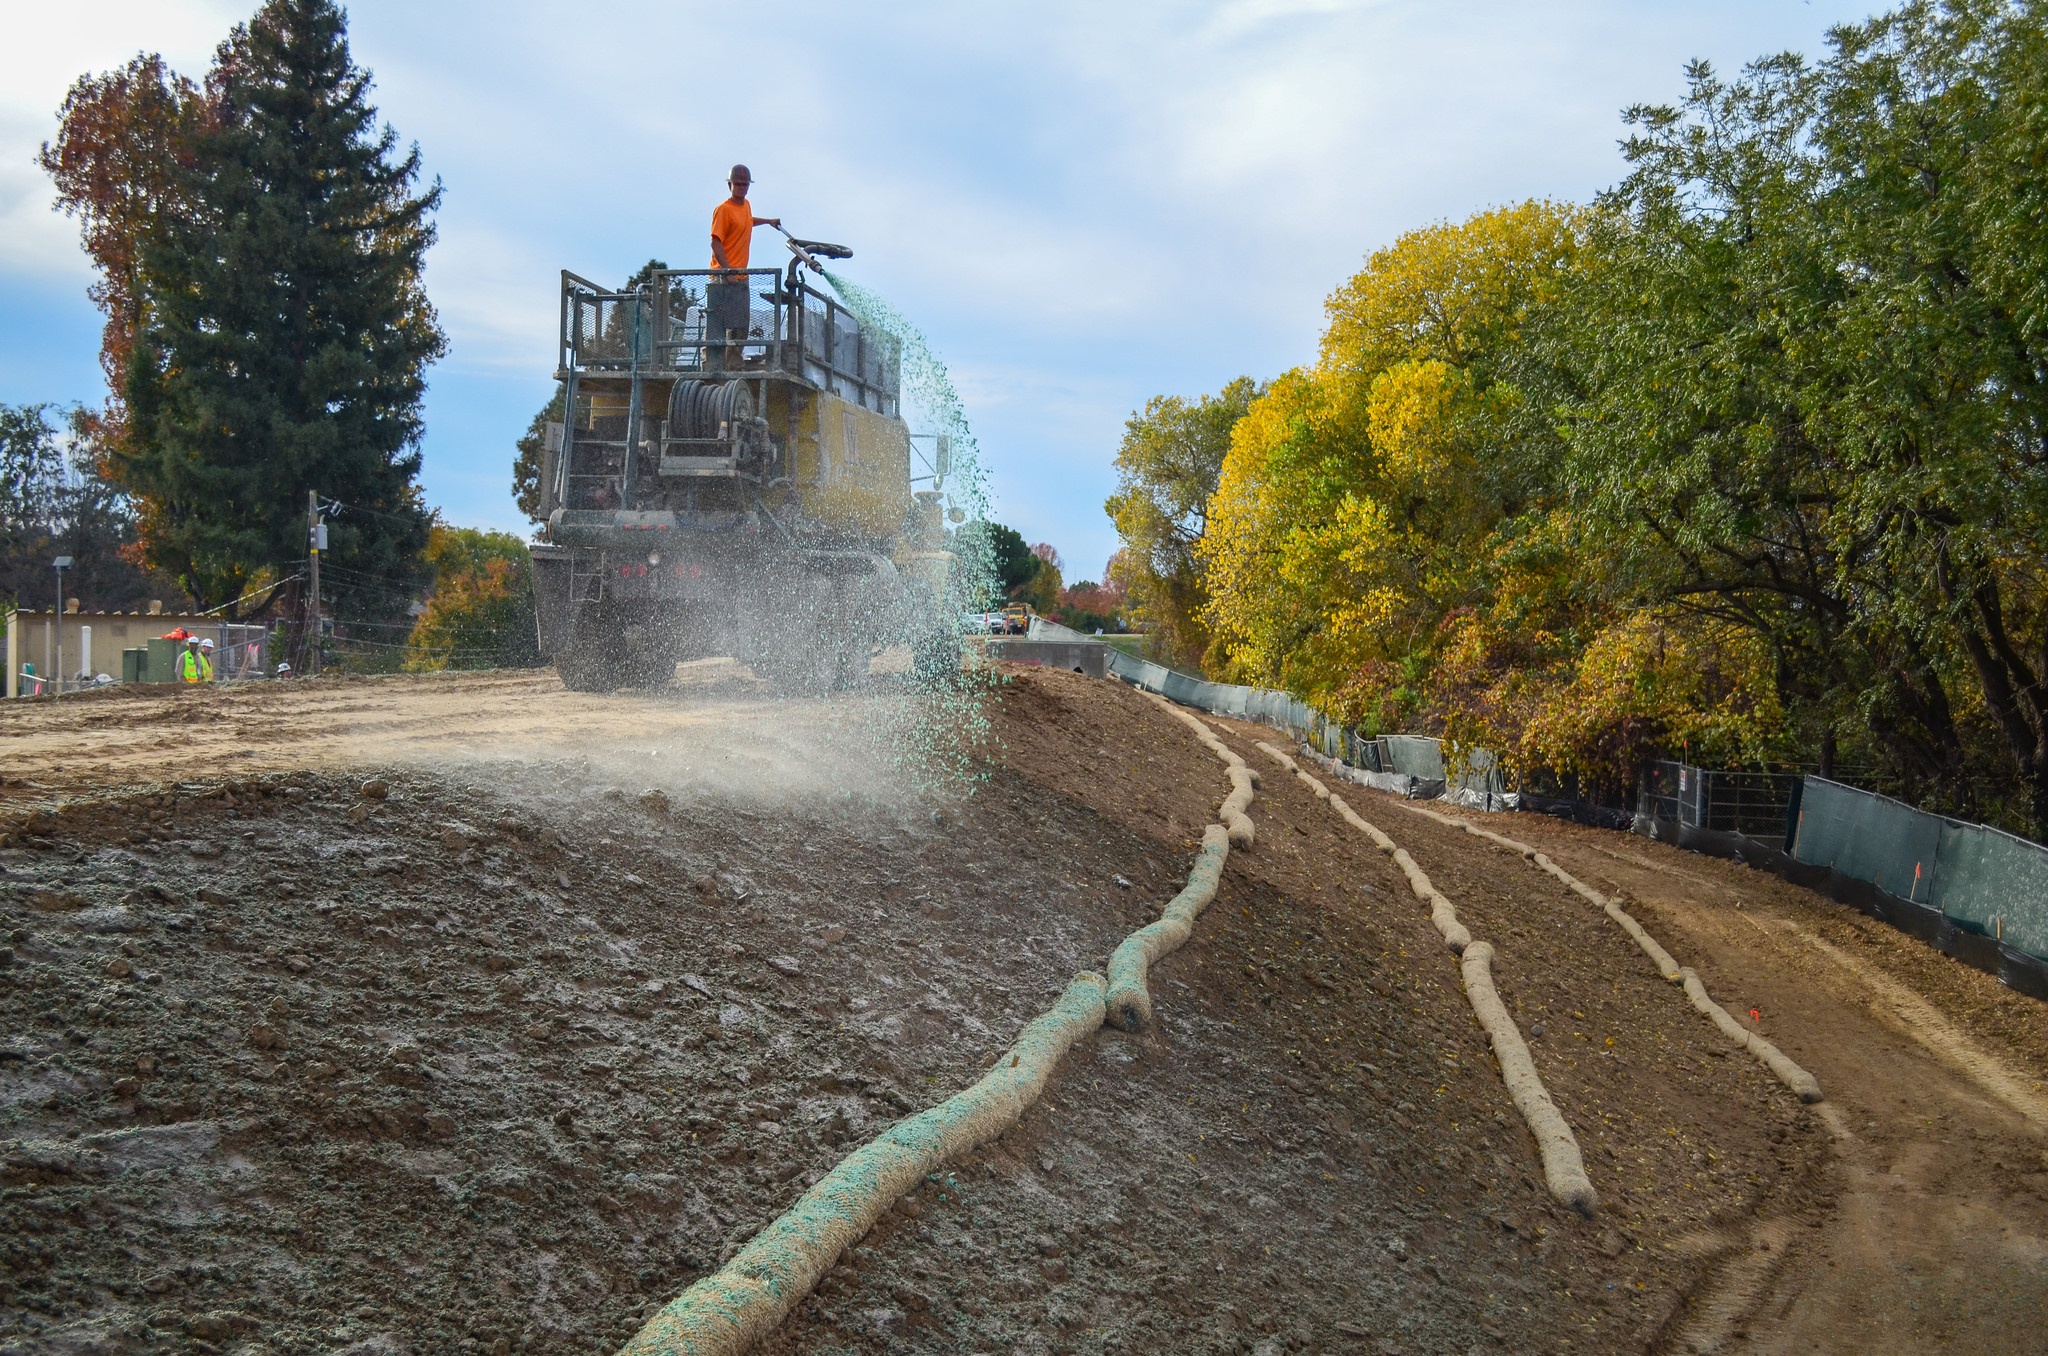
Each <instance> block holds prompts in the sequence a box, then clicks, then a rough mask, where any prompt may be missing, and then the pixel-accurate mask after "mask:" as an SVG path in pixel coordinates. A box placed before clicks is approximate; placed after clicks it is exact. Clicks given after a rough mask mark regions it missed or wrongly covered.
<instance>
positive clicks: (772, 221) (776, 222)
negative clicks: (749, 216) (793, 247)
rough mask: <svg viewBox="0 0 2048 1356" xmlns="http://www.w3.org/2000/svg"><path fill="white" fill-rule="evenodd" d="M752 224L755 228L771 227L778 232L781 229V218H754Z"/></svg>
mask: <svg viewBox="0 0 2048 1356" xmlns="http://www.w3.org/2000/svg"><path fill="white" fill-rule="evenodd" d="M754 224H755V225H756V226H773V227H775V228H776V229H777V230H780V229H782V218H781V217H755V218H754Z"/></svg>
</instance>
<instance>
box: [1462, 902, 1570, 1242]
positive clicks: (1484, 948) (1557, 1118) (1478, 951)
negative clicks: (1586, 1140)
mask: <svg viewBox="0 0 2048 1356" xmlns="http://www.w3.org/2000/svg"><path fill="white" fill-rule="evenodd" d="M1492 966H1493V947H1492V945H1491V944H1489V943H1487V942H1474V943H1472V945H1470V946H1468V947H1466V948H1465V955H1464V958H1463V960H1462V961H1460V962H1459V967H1460V969H1462V970H1463V971H1464V975H1465V996H1466V997H1467V998H1468V999H1470V1000H1471V1003H1472V1011H1473V1013H1474V1014H1475V1015H1477V1017H1478V1018H1479V1024H1480V1025H1481V1026H1483V1027H1485V1028H1486V1034H1487V1036H1488V1038H1489V1039H1491V1040H1492V1042H1493V1057H1494V1059H1495V1060H1496V1061H1498V1062H1499V1064H1500V1076H1501V1081H1502V1082H1504V1083H1506V1084H1507V1088H1508V1096H1509V1097H1511V1098H1513V1099H1514V1103H1515V1109H1516V1110H1518V1111H1520V1112H1521V1113H1522V1119H1523V1120H1524V1121H1525V1122H1527V1123H1528V1126H1529V1133H1530V1134H1531V1135H1533V1136H1534V1137H1535V1139H1536V1151H1537V1153H1538V1154H1540V1155H1541V1156H1542V1159H1543V1181H1544V1185H1546V1186H1548V1187H1549V1188H1550V1194H1551V1195H1552V1196H1554V1197H1556V1198H1557V1199H1558V1200H1559V1201H1562V1202H1563V1203H1564V1204H1566V1205H1568V1206H1570V1207H1571V1208H1572V1209H1574V1210H1576V1211H1578V1212H1579V1213H1580V1214H1582V1215H1584V1216H1585V1217H1586V1218H1588V1219H1591V1218H1592V1217H1593V1212H1594V1210H1595V1209H1597V1208H1598V1207H1599V1204H1600V1196H1599V1193H1598V1192H1596V1191H1594V1190H1593V1182H1592V1179H1591V1178H1589V1177H1587V1176H1586V1164H1585V1161H1584V1160H1583V1159H1582V1158H1581V1157H1580V1156H1579V1141H1578V1140H1577V1139H1576V1138H1574V1137H1573V1135H1572V1129H1571V1127H1570V1126H1569V1125H1567V1124H1565V1119H1564V1116H1563V1115H1562V1114H1561V1113H1560V1112H1559V1111H1558V1109H1557V1104H1556V1103H1555V1102H1553V1101H1551V1100H1550V1093H1549V1091H1548V1090H1547V1089H1545V1088H1544V1086H1543V1080H1542V1079H1541V1078H1540V1077H1538V1076H1537V1073H1536V1063H1535V1061H1534V1060H1532V1059H1530V1058H1529V1047H1528V1046H1527V1045H1525V1044H1524V1043H1523V1042H1522V1033H1521V1032H1520V1031H1518V1030H1516V1029H1515V1023H1514V1019H1513V1018H1511V1017H1509V1016H1508V1010H1507V1008H1506V1007H1505V1006H1503V1005H1502V1003H1501V1001H1500V995H1499V994H1498V993H1497V992H1495V990H1494V987H1493V969H1492Z"/></svg>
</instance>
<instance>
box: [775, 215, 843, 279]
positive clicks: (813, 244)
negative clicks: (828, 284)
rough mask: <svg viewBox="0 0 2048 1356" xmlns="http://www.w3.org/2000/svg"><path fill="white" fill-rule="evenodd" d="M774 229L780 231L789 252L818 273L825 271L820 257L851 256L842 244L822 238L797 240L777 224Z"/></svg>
mask: <svg viewBox="0 0 2048 1356" xmlns="http://www.w3.org/2000/svg"><path fill="white" fill-rule="evenodd" d="M775 229H776V230H778V231H782V238H783V241H784V242H785V243H787V244H788V246H789V252H790V253H791V254H794V255H795V256H796V257H797V258H799V259H801V260H803V261H804V262H805V263H807V264H809V265H810V266H811V267H812V268H814V269H816V270H818V272H820V273H823V272H824V271H825V266H824V265H823V264H821V263H819V262H818V259H819V258H820V257H823V258H826V259H851V258H852V257H853V251H852V250H850V249H848V248H846V246H844V245H832V244H828V243H826V242H825V241H823V240H799V239H797V238H796V237H795V236H793V235H791V234H790V233H789V232H788V231H783V230H782V227H780V226H777V227H776V228H775Z"/></svg>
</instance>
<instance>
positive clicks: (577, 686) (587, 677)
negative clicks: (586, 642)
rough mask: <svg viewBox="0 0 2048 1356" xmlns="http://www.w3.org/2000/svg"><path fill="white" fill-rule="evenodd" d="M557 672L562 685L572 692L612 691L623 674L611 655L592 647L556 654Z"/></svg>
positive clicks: (618, 683)
mask: <svg viewBox="0 0 2048 1356" xmlns="http://www.w3.org/2000/svg"><path fill="white" fill-rule="evenodd" d="M555 672H556V673H558V674H560V675H561V677H562V686H563V687H566V688H568V689H569V690H570V691H571V692H612V691H615V690H617V688H618V687H619V686H620V682H621V675H620V673H619V671H618V666H617V665H616V664H615V663H613V662H611V657H610V656H607V655H603V654H598V653H595V652H594V651H593V650H592V649H589V648H585V649H576V650H565V651H563V652H562V653H561V654H558V655H556V656H555Z"/></svg>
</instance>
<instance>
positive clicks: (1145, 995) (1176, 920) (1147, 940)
mask: <svg viewBox="0 0 2048 1356" xmlns="http://www.w3.org/2000/svg"><path fill="white" fill-rule="evenodd" d="M1152 700H1153V701H1154V702H1156V703H1158V705H1159V709H1160V710H1162V711H1165V712H1166V713H1167V714H1169V715H1171V716H1172V717H1173V718H1174V719H1176V720H1178V721H1180V722H1181V723H1182V724H1183V725H1186V726H1187V727H1188V728H1189V729H1190V730H1192V731H1193V732H1194V735H1195V738H1197V739H1199V740H1201V741H1202V746H1203V747H1204V748H1206V749H1208V750H1209V752H1211V753H1213V754H1215V755H1216V756H1217V757H1218V758H1219V759H1221V760H1222V761H1223V764H1224V766H1225V767H1226V768H1227V769H1228V771H1227V775H1228V776H1229V778H1230V794H1229V795H1228V796H1225V797H1224V798H1223V805H1222V807H1221V809H1220V810H1219V811H1218V815H1219V817H1220V818H1221V819H1222V820H1223V822H1222V823H1221V824H1211V825H1209V826H1208V827H1207V828H1205V829H1203V830H1202V848H1201V851H1200V852H1199V853H1198V854H1197V855H1196V857H1195V865H1194V869H1193V870H1191V871H1190V872H1188V883H1187V884H1186V885H1185V886H1183V887H1182V889H1181V892H1180V893H1179V894H1177V895H1175V896H1174V897H1173V898H1172V900H1170V901H1169V902H1168V903H1167V905H1166V908H1165V909H1164V910H1163V911H1162V912H1161V914H1160V917H1159V921H1158V922H1156V923H1149V924H1147V925H1146V926H1144V927H1142V928H1139V929H1138V930H1137V931H1136V932H1134V933H1132V934H1131V935H1130V936H1128V937H1126V938H1124V940H1123V942H1122V943H1121V944H1120V945H1118V947H1117V949H1116V950H1115V951H1114V952H1112V953H1111V955H1110V958H1109V1003H1108V1007H1107V1012H1108V1020H1109V1021H1110V1022H1112V1023H1114V1024H1115V1025H1117V1026H1119V1027H1121V1028H1123V1029H1124V1030H1125V1031H1136V1030H1138V1029H1140V1028H1141V1027H1143V1026H1144V1025H1145V1024H1146V1023H1147V1022H1150V1021H1151V1020H1152V990H1151V988H1150V979H1151V971H1152V966H1153V965H1154V964H1155V963H1157V961H1158V960H1159V958H1160V957H1161V956H1165V955H1170V954H1171V953H1173V952H1175V951H1178V950H1180V948H1181V947H1182V945H1184V944H1185V943H1186V942H1187V940H1188V938H1189V937H1191V936H1193V935H1194V929H1195V920H1196V919H1197V918H1199V917H1201V916H1202V910H1204V909H1206V908H1208V907H1209V902H1210V901H1211V900H1213V899H1215V898H1216V888H1217V886H1218V885H1219V884H1221V883H1222V880H1223V864H1224V863H1225V862H1227V861H1229V860H1230V849H1231V847H1232V845H1235V846H1238V847H1250V846H1251V844H1252V839H1253V837H1254V834H1253V832H1252V821H1251V820H1250V819H1249V818H1248V817H1247V816H1246V815H1245V811H1246V810H1248V809H1250V808H1251V803H1252V795H1253V788H1254V787H1255V786H1256V785H1257V784H1258V774H1257V773H1256V772H1253V771H1252V770H1251V768H1250V767H1248V766H1247V765H1246V764H1245V761H1244V759H1242V758H1240V757H1238V756H1237V755H1236V754H1235V753H1232V752H1231V751H1230V750H1229V749H1228V748H1226V747H1224V744H1223V741H1222V740H1220V739H1218V738H1217V737H1216V736H1215V735H1214V734H1212V733H1210V731H1209V727H1208V726H1206V725H1204V724H1202V722H1201V721H1199V720H1197V719H1195V718H1194V717H1193V716H1191V715H1189V714H1188V713H1187V712H1185V711H1183V710H1181V709H1180V708H1179V707H1177V706H1175V705H1174V704H1173V703H1171V702H1169V701H1167V700H1166V699H1165V698H1164V697H1156V696H1155V697H1153V698H1152Z"/></svg>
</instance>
